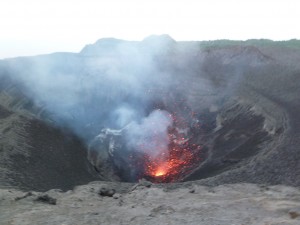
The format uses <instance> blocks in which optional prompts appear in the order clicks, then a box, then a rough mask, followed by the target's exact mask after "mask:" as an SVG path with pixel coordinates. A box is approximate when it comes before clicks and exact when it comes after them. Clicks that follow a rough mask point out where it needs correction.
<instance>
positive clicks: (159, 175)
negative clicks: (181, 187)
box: [144, 129, 201, 182]
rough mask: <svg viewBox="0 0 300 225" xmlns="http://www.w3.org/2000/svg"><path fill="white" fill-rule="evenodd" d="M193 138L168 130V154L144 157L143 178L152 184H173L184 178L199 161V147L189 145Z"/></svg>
mask: <svg viewBox="0 0 300 225" xmlns="http://www.w3.org/2000/svg"><path fill="white" fill-rule="evenodd" d="M192 138H193V137H189V139H186V137H183V135H182V134H179V133H176V130H175V129H170V130H169V141H170V144H169V146H168V152H162V153H161V154H159V155H157V156H155V157H153V156H152V157H151V156H149V155H146V156H145V161H144V168H145V176H146V177H152V178H153V180H154V182H155V181H157V182H174V181H179V180H180V179H182V178H184V176H185V175H187V174H188V173H189V172H191V170H192V169H193V168H195V166H197V165H199V162H200V161H201V158H200V155H201V147H200V145H197V144H193V143H191V139H192Z"/></svg>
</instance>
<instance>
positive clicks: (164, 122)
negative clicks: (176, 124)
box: [125, 110, 173, 157]
mask: <svg viewBox="0 0 300 225" xmlns="http://www.w3.org/2000/svg"><path fill="white" fill-rule="evenodd" d="M172 123H173V121H172V118H171V115H170V114H169V113H168V112H167V111H164V110H155V111H153V112H151V113H150V115H149V116H148V117H145V118H143V119H142V121H141V122H140V123H138V122H132V123H130V125H129V126H128V127H127V128H126V132H125V139H126V145H127V148H128V149H132V150H135V151H139V152H143V153H145V154H147V155H149V156H152V157H156V156H157V155H158V154H160V153H165V154H167V153H168V145H169V136H168V128H169V127H170V126H172Z"/></svg>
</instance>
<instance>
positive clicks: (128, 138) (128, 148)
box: [88, 109, 203, 182]
mask: <svg viewBox="0 0 300 225" xmlns="http://www.w3.org/2000/svg"><path fill="white" fill-rule="evenodd" d="M186 115H187V116H182V115H180V113H177V112H172V113H170V112H168V111H166V110H162V109H155V110H153V111H152V112H150V114H149V115H148V116H147V117H146V119H144V120H142V121H138V122H136V121H133V122H130V123H129V124H127V125H126V126H125V127H123V128H122V129H119V130H116V129H110V128H104V129H102V130H101V132H100V134H99V135H97V136H96V137H95V138H94V140H93V141H92V142H91V144H90V148H89V156H88V157H89V160H90V161H91V162H92V164H93V165H94V167H95V169H96V170H97V171H98V172H99V174H100V175H101V176H102V177H103V179H105V180H121V181H130V182H134V181H137V180H139V179H141V178H146V179H147V180H150V181H152V182H175V181H181V180H182V179H183V178H184V177H185V176H186V175H187V174H190V173H191V172H192V171H193V170H194V169H195V168H196V167H198V166H199V164H200V163H201V161H202V145H201V137H202V133H203V131H202V128H201V123H200V121H199V120H198V119H197V114H196V113H194V112H189V113H188V114H186Z"/></svg>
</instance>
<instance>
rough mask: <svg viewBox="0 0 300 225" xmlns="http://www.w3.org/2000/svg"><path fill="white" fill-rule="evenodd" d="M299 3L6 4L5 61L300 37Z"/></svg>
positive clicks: (137, 0) (93, 0)
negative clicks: (114, 48) (165, 39)
mask: <svg viewBox="0 0 300 225" xmlns="http://www.w3.org/2000/svg"><path fill="white" fill-rule="evenodd" d="M299 22H300V1H299V0H273V1H272V0H251V1H250V0H247V1H244V0H147V1H146V0H107V1H104V0H47V1H46V0H1V2H0V58H5V57H13V56H19V55H35V54H43V53H50V52H56V51H71V52H78V51H80V50H81V48H83V46H84V45H85V44H89V43H94V42H95V41H96V40H98V39H100V38H103V37H116V38H121V39H127V40H142V39H143V38H144V37H146V36H148V35H151V34H169V35H171V36H172V37H173V38H174V39H176V40H214V39H235V40H245V39H251V38H268V39H273V40H287V39H292V38H297V39H300V29H299Z"/></svg>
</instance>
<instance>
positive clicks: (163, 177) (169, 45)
mask: <svg viewBox="0 0 300 225" xmlns="http://www.w3.org/2000/svg"><path fill="white" fill-rule="evenodd" d="M6 64H7V65H8V66H7V67H5V68H6V70H5V71H6V72H5V76H3V77H4V78H3V79H2V80H3V82H4V83H3V88H5V87H9V88H6V89H4V94H5V96H6V95H8V94H10V95H11V96H14V98H16V99H18V98H19V99H21V101H15V102H17V103H16V104H14V102H12V103H9V104H8V106H10V105H13V106H14V107H15V108H13V110H23V111H24V110H25V111H26V112H29V113H30V115H31V116H34V117H35V118H37V119H38V120H40V121H43V122H44V123H46V124H47V125H48V126H51V127H55V128H56V129H61V130H68V133H72V134H73V135H75V136H76V137H77V138H78V139H79V140H80V141H81V142H82V144H83V146H84V148H85V149H86V155H87V159H88V162H89V165H87V168H82V170H86V171H87V173H89V174H92V177H94V178H95V179H101V180H106V181H126V182H137V181H138V180H140V179H142V178H145V179H147V180H149V181H151V182H154V183H170V182H182V181H190V180H202V179H205V178H211V177H218V176H220V175H224V174H225V175H224V176H223V177H221V178H220V182H221V183H222V182H223V180H222V179H224V182H234V180H238V181H240V180H243V179H244V180H245V179H246V178H247V177H245V176H242V175H241V174H242V172H241V171H252V170H253V168H254V167H255V166H256V165H259V166H262V165H264V164H263V163H260V164H258V162H259V161H260V160H261V159H263V158H264V157H263V156H264V155H267V154H268V152H269V151H270V149H272V147H270V146H275V145H276V140H279V139H278V137H280V136H281V135H282V134H283V133H284V132H285V128H284V127H285V125H284V123H285V119H284V113H282V111H281V110H280V109H279V108H280V107H279V106H278V104H277V103H276V101H275V100H274V99H272V98H269V97H268V95H266V94H264V93H263V91H257V90H256V89H255V88H253V85H252V86H251V82H252V81H253V82H254V81H255V82H256V84H258V83H259V82H257V81H256V77H258V78H259V77H262V76H263V75H262V74H260V73H262V71H264V68H265V70H267V69H270V68H273V67H276V66H278V64H276V63H274V64H273V61H272V59H270V58H269V57H267V56H266V55H264V54H263V53H261V52H260V51H259V50H258V49H257V48H255V47H232V48H228V47H226V48H225V47H218V48H213V47H207V48H203V47H201V46H200V45H199V44H198V43H197V42H195V43H194V42H191V43H186V42H183V43H180V42H175V41H174V40H173V39H171V38H170V37H169V36H152V37H149V38H146V39H145V40H143V41H142V42H129V41H122V40H117V39H102V40H99V41H98V42H96V43H95V44H93V45H88V46H86V47H85V48H84V49H83V50H82V51H81V52H80V53H78V54H67V53H65V54H64V53H61V54H53V55H46V56H37V57H28V58H27V57H25V58H20V59H14V60H7V62H6ZM3 71H4V70H3ZM274 71H275V70H274ZM276 71H280V70H279V69H276ZM7 74H8V75H9V76H7ZM5 82H6V83H5ZM12 82H15V84H14V86H13V85H11V83H12ZM255 82H254V83H255ZM33 84H34V85H33ZM262 90H263V89H262ZM20 96H21V97H20ZM23 111H22V112H23ZM33 141H34V140H33ZM51 151H52V150H51ZM65 151H68V152H70V155H72V150H69V149H66V150H65ZM47 154H52V153H51V152H47ZM55 154H56V153H55ZM59 154H61V153H59ZM59 154H58V155H59ZM58 155H57V157H58ZM261 156H262V157H261ZM74 160H75V159H74ZM76 160H82V159H76ZM76 160H75V161H76ZM32 165H34V164H32ZM68 165H69V168H72V166H73V164H68ZM62 166H63V165H62ZM75 166H76V165H75ZM259 166H258V167H256V168H260V167H259ZM261 168H263V167H261ZM77 169H78V168H77ZM242 169H244V170H242ZM263 170H264V169H261V171H263ZM232 171H233V173H232V175H230V173H231V172H232ZM251 173H252V172H251ZM45 174H46V172H45ZM70 174H72V171H70ZM94 174H96V176H94ZM228 174H229V175H228ZM262 176H263V179H265V177H266V179H268V178H267V177H268V176H264V175H262ZM45 177H47V175H45ZM253 179H254V180H255V178H253ZM49 183H50V184H49V188H52V186H53V185H52V183H51V182H50V181H49ZM54 183H55V182H54ZM216 183H218V182H216ZM51 185H52V186H51ZM53 187H60V185H59V184H56V183H55V185H54V186H53Z"/></svg>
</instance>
